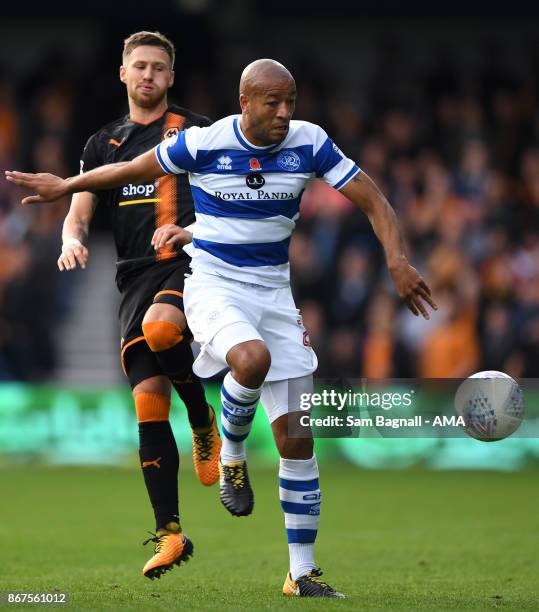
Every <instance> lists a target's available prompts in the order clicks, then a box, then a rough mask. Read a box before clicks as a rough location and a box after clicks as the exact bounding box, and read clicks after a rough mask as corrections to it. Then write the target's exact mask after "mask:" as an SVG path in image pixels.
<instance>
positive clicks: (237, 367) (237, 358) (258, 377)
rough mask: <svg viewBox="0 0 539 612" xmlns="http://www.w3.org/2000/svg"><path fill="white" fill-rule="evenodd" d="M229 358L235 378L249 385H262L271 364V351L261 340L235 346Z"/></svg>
mask: <svg viewBox="0 0 539 612" xmlns="http://www.w3.org/2000/svg"><path fill="white" fill-rule="evenodd" d="M227 359H228V361H229V364H230V366H231V370H232V375H233V376H234V378H235V379H236V380H237V381H238V382H240V383H241V384H246V385H247V386H256V387H258V386H260V385H261V384H262V383H263V382H264V379H265V378H266V374H267V373H268V371H269V369H270V365H271V355H270V352H269V350H268V348H267V347H266V345H265V344H264V343H263V342H261V341H259V340H253V341H249V342H243V343H241V344H239V345H237V346H235V347H234V348H232V349H231V350H230V351H229V354H228V355H227Z"/></svg>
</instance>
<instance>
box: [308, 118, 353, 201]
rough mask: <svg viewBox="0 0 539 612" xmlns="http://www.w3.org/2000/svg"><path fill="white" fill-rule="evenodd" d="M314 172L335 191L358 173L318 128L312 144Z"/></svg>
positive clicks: (350, 161)
mask: <svg viewBox="0 0 539 612" xmlns="http://www.w3.org/2000/svg"><path fill="white" fill-rule="evenodd" d="M313 153H314V171H315V174H316V176H317V177H319V178H321V179H322V180H324V181H325V182H326V183H328V185H331V186H332V187H334V188H335V189H341V188H342V187H344V186H345V185H346V183H348V181H349V180H351V179H352V178H354V176H355V175H356V174H357V173H358V172H360V169H359V167H358V166H357V165H356V163H355V162H354V161H353V160H351V159H350V158H348V157H346V156H345V155H344V153H343V152H342V151H341V150H340V149H339V147H338V146H337V145H336V144H335V143H334V142H333V140H331V138H329V136H328V135H327V134H326V133H325V132H324V130H323V129H322V128H320V127H319V128H318V132H317V134H316V138H315V143H314V150H313Z"/></svg>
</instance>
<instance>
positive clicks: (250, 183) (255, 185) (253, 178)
mask: <svg viewBox="0 0 539 612" xmlns="http://www.w3.org/2000/svg"><path fill="white" fill-rule="evenodd" d="M245 183H246V184H247V187H249V188H250V189H261V188H262V187H264V185H265V184H266V179H265V178H264V177H263V176H262V175H261V174H259V173H258V172H252V173H251V174H248V175H247V176H246V177H245Z"/></svg>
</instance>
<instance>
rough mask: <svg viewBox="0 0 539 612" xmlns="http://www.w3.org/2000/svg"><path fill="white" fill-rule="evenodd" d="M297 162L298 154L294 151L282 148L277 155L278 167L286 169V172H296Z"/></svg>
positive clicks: (298, 160)
mask: <svg viewBox="0 0 539 612" xmlns="http://www.w3.org/2000/svg"><path fill="white" fill-rule="evenodd" d="M299 164H300V159H299V155H298V154H297V153H295V152H294V151H286V150H284V151H281V152H280V153H279V155H277V165H278V166H279V168H281V169H283V170H286V172H296V170H297V169H298V168H299Z"/></svg>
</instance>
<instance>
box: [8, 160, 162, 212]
mask: <svg viewBox="0 0 539 612" xmlns="http://www.w3.org/2000/svg"><path fill="white" fill-rule="evenodd" d="M164 174H165V173H164V172H163V170H162V169H161V166H160V165H159V164H158V162H157V159H156V157H155V152H154V150H153V149H151V150H150V151H147V152H146V153H143V154H142V155H139V156H138V157H135V159H133V160H132V161H130V162H120V163H117V164H108V165H106V166H100V167H99V168H94V169H93V170H90V171H89V172H85V173H84V174H79V175H77V176H72V177H70V178H67V179H62V178H60V177H59V176H55V175H54V174H47V173H43V172H39V173H37V174H31V173H25V172H17V171H11V170H6V172H5V175H6V179H7V180H8V181H10V182H12V183H15V184H16V185H19V186H21V187H25V188H26V189H30V190H31V191H33V192H35V194H36V195H32V196H27V197H26V198H23V200H22V203H23V204H34V203H36V202H54V201H55V200H58V199H60V198H62V197H63V196H66V195H69V194H71V193H78V192H81V191H99V190H101V189H113V188H114V187H120V186H122V185H125V184H126V183H143V182H145V181H150V180H152V179H156V178H159V177H160V176H163V175H164Z"/></svg>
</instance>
